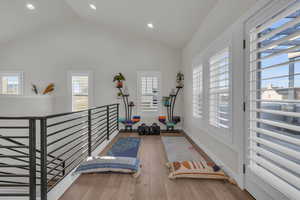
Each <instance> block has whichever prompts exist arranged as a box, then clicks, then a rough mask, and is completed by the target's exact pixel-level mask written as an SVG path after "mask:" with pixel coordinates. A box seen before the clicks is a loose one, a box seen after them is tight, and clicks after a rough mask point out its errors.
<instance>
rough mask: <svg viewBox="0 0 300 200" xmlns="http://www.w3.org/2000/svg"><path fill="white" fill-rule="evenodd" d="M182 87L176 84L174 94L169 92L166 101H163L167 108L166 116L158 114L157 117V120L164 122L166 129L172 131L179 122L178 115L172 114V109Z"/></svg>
mask: <svg viewBox="0 0 300 200" xmlns="http://www.w3.org/2000/svg"><path fill="white" fill-rule="evenodd" d="M182 88H183V87H182V86H177V87H176V92H175V94H170V95H169V100H168V102H165V103H164V106H165V107H166V108H167V118H166V117H164V116H159V118H158V120H159V122H160V123H162V124H164V125H165V126H166V130H167V131H170V132H173V131H174V129H175V126H176V124H178V123H179V122H180V117H179V116H174V110H175V104H176V100H177V97H178V94H179V92H180V90H182Z"/></svg>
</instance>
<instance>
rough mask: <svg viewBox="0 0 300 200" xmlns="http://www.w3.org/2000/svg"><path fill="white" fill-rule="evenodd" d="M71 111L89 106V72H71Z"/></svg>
mask: <svg viewBox="0 0 300 200" xmlns="http://www.w3.org/2000/svg"><path fill="white" fill-rule="evenodd" d="M71 81H72V111H80V110H85V109H88V108H89V74H88V73H72V80H71Z"/></svg>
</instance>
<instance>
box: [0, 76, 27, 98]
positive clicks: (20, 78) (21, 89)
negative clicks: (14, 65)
mask: <svg viewBox="0 0 300 200" xmlns="http://www.w3.org/2000/svg"><path fill="white" fill-rule="evenodd" d="M4 76H17V77H18V82H19V86H18V91H19V93H18V94H3V93H2V90H3V86H2V77H4ZM23 95H24V72H23V71H0V96H23Z"/></svg>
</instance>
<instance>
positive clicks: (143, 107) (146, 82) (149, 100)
mask: <svg viewBox="0 0 300 200" xmlns="http://www.w3.org/2000/svg"><path fill="white" fill-rule="evenodd" d="M159 85H160V72H152V71H151V72H138V87H139V92H138V99H139V111H140V112H143V113H153V112H158V111H159V102H160V86H159Z"/></svg>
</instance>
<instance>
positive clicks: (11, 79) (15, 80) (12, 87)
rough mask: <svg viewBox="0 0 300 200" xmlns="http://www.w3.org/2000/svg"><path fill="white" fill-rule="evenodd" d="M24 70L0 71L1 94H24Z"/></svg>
mask: <svg viewBox="0 0 300 200" xmlns="http://www.w3.org/2000/svg"><path fill="white" fill-rule="evenodd" d="M22 89H23V74H22V72H0V94H1V95H22Z"/></svg>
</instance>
